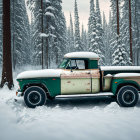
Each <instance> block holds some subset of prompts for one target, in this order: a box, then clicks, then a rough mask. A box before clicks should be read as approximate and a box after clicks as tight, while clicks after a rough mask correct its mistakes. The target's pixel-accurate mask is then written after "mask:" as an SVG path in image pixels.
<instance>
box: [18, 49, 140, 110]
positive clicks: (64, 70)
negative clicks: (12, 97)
mask: <svg viewBox="0 0 140 140" xmlns="http://www.w3.org/2000/svg"><path fill="white" fill-rule="evenodd" d="M98 62H99V56H98V55H97V54H95V53H92V52H74V53H68V54H66V55H65V56H64V60H63V61H62V63H61V64H60V65H59V66H58V69H46V70H37V71H26V72H23V73H21V74H19V75H18V76H17V81H18V84H19V89H18V91H17V93H16V95H17V96H18V97H19V96H23V97H24V101H25V104H26V105H27V106H28V107H30V108H35V107H36V106H42V105H44V104H45V103H46V101H47V99H50V100H53V99H55V97H56V96H59V97H60V96H61V97H63V96H65V97H73V96H80V97H81V96H89V98H90V97H92V96H111V97H113V98H115V99H116V101H117V103H118V104H119V105H120V106H123V107H133V106H135V105H136V104H137V102H138V100H139V91H140V67H138V66H106V67H100V66H99V65H98Z"/></svg>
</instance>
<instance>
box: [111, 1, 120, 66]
mask: <svg viewBox="0 0 140 140" xmlns="http://www.w3.org/2000/svg"><path fill="white" fill-rule="evenodd" d="M110 2H111V10H112V16H111V29H112V30H111V39H110V49H111V52H112V54H113V55H112V64H113V65H115V63H114V61H115V58H116V57H115V52H116V50H120V49H118V46H119V45H120V43H119V42H118V41H119V40H120V39H119V28H118V27H119V26H118V24H119V23H118V18H117V17H118V13H117V7H119V6H117V4H118V3H117V2H118V0H117V1H116V0H110ZM119 5H120V3H119ZM114 57H115V58H114ZM115 62H117V61H115ZM116 64H117V63H116Z"/></svg>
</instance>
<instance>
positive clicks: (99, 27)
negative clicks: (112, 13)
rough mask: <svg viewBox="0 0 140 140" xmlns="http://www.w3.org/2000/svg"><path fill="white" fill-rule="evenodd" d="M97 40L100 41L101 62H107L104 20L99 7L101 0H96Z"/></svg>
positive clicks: (102, 63)
mask: <svg viewBox="0 0 140 140" xmlns="http://www.w3.org/2000/svg"><path fill="white" fill-rule="evenodd" d="M96 35H97V36H96V41H97V43H98V50H99V51H98V52H99V53H98V54H99V55H100V64H101V65H104V64H105V57H104V55H105V47H104V43H103V29H102V20H101V13H100V7H99V0H96Z"/></svg>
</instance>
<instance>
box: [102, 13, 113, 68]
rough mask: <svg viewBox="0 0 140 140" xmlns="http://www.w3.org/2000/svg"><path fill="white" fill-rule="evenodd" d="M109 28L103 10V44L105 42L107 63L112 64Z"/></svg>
mask: <svg viewBox="0 0 140 140" xmlns="http://www.w3.org/2000/svg"><path fill="white" fill-rule="evenodd" d="M109 33H110V32H109V28H108V25H107V22H106V17H105V14H104V12H103V44H104V56H105V64H106V65H110V59H111V57H110V51H108V50H109V41H108V40H109Z"/></svg>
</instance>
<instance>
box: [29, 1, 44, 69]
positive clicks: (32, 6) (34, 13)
mask: <svg viewBox="0 0 140 140" xmlns="http://www.w3.org/2000/svg"><path fill="white" fill-rule="evenodd" d="M27 6H28V9H29V10H30V12H31V26H30V37H31V49H32V52H33V53H32V54H31V57H32V58H34V59H32V62H31V63H32V64H33V65H35V66H38V65H42V36H41V35H42V34H41V33H42V26H41V25H42V9H41V1H33V0H28V1H27ZM43 12H44V11H43Z"/></svg>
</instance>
